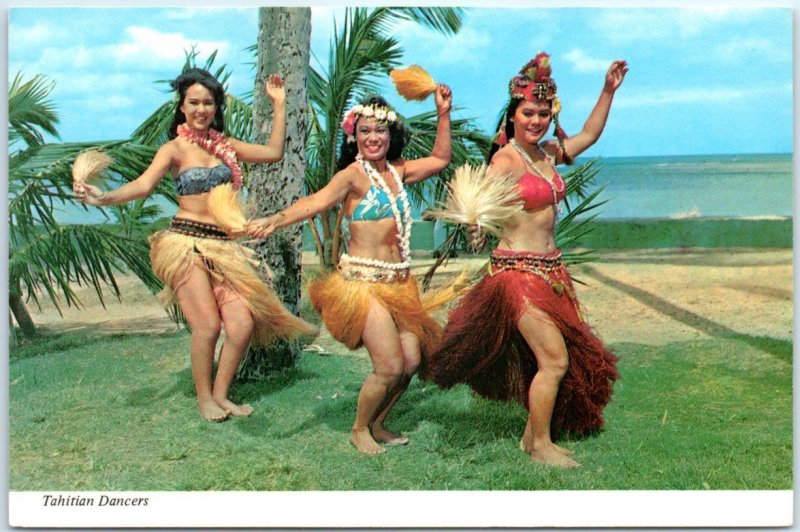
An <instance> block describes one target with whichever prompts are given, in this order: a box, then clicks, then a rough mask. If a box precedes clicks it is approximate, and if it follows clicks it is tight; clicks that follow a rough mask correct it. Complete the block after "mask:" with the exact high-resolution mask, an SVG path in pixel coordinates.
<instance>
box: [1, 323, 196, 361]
mask: <svg viewBox="0 0 800 532" xmlns="http://www.w3.org/2000/svg"><path fill="white" fill-rule="evenodd" d="M181 334H184V332H183V331H171V332H164V333H157V334H142V333H115V334H96V333H87V332H74V331H67V332H48V331H43V330H41V329H40V333H39V335H37V337H36V338H33V339H30V340H28V339H22V340H20V342H19V343H18V344H17V345H15V346H11V347H10V349H9V353H8V354H9V362H15V361H17V360H24V359H26V358H31V357H35V356H40V355H47V354H51V353H58V352H61V351H66V350H68V349H73V348H85V347H88V346H90V345H93V344H98V343H103V344H108V343H110V342H115V341H118V340H128V339H132V338H141V339H142V340H145V341H148V342H150V341H152V340H153V338H171V337H175V336H179V335H181Z"/></svg>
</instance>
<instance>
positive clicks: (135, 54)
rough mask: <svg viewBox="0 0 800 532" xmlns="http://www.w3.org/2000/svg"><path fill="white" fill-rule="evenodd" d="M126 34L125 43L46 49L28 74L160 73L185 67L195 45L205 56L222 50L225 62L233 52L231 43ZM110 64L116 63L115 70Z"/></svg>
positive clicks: (137, 31) (141, 30)
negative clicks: (137, 70)
mask: <svg viewBox="0 0 800 532" xmlns="http://www.w3.org/2000/svg"><path fill="white" fill-rule="evenodd" d="M123 35H124V37H123V39H122V42H120V43H118V44H106V45H100V46H93V47H92V46H85V45H83V44H78V45H73V46H51V47H47V48H42V49H41V50H40V53H39V57H38V59H37V60H35V61H32V62H28V63H26V64H25V66H24V68H25V70H26V71H30V72H42V73H47V74H49V75H57V73H60V72H74V71H78V72H80V71H86V70H98V69H106V70H108V69H109V68H110V69H112V70H113V69H114V68H123V67H136V68H141V69H145V70H157V69H159V68H161V67H164V66H171V67H176V66H179V65H181V64H182V63H183V59H184V57H185V53H184V51H185V50H189V49H191V47H192V46H195V49H196V50H197V51H198V52H199V53H200V56H201V57H205V56H208V55H210V54H211V52H213V51H214V50H218V51H219V56H220V58H221V59H222V58H224V56H225V55H226V53H228V52H229V50H230V49H231V44H230V42H228V41H223V40H218V41H202V40H196V39H191V38H190V37H188V36H186V35H184V34H183V33H164V32H159V31H156V30H153V29H152V28H147V27H143V26H131V27H129V28H126V29H125V31H124V33H123ZM109 63H111V64H112V66H111V67H109Z"/></svg>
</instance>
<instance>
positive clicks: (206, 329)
mask: <svg viewBox="0 0 800 532" xmlns="http://www.w3.org/2000/svg"><path fill="white" fill-rule="evenodd" d="M189 325H190V326H191V327H192V336H194V337H195V338H199V339H202V340H211V341H214V342H216V341H217V338H219V335H220V332H222V322H221V321H220V320H218V319H217V320H214V319H207V320H202V321H201V322H199V323H198V322H195V323H190V324H189Z"/></svg>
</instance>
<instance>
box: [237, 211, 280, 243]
mask: <svg viewBox="0 0 800 532" xmlns="http://www.w3.org/2000/svg"><path fill="white" fill-rule="evenodd" d="M281 218H283V214H281V213H278V214H273V215H272V216H267V217H266V218H256V219H255V220H249V221H248V222H247V224H245V226H244V231H245V233H247V234H248V235H249V236H252V237H253V238H267V237H269V236H270V235H271V234H272V233H274V232H275V230H276V229H277V228H278V221H279V220H280V219H281Z"/></svg>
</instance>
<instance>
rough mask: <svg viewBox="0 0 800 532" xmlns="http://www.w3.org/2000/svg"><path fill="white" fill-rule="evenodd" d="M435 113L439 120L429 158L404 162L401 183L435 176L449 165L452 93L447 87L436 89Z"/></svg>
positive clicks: (414, 181)
mask: <svg viewBox="0 0 800 532" xmlns="http://www.w3.org/2000/svg"><path fill="white" fill-rule="evenodd" d="M435 97H436V111H437V112H438V114H439V119H438V123H437V127H436V140H435V141H434V143H433V150H432V151H431V154H430V156H429V157H422V158H420V159H413V160H409V161H406V162H405V175H404V176H403V182H404V183H406V184H409V183H416V182H418V181H422V180H424V179H427V178H429V177H430V176H432V175H436V174H438V173H439V172H441V171H442V170H444V169H445V168H447V165H448V164H450V158H451V150H450V108H451V107H452V106H453V93H452V91H451V90H450V87H448V86H447V85H439V86H438V87H436V92H435Z"/></svg>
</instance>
